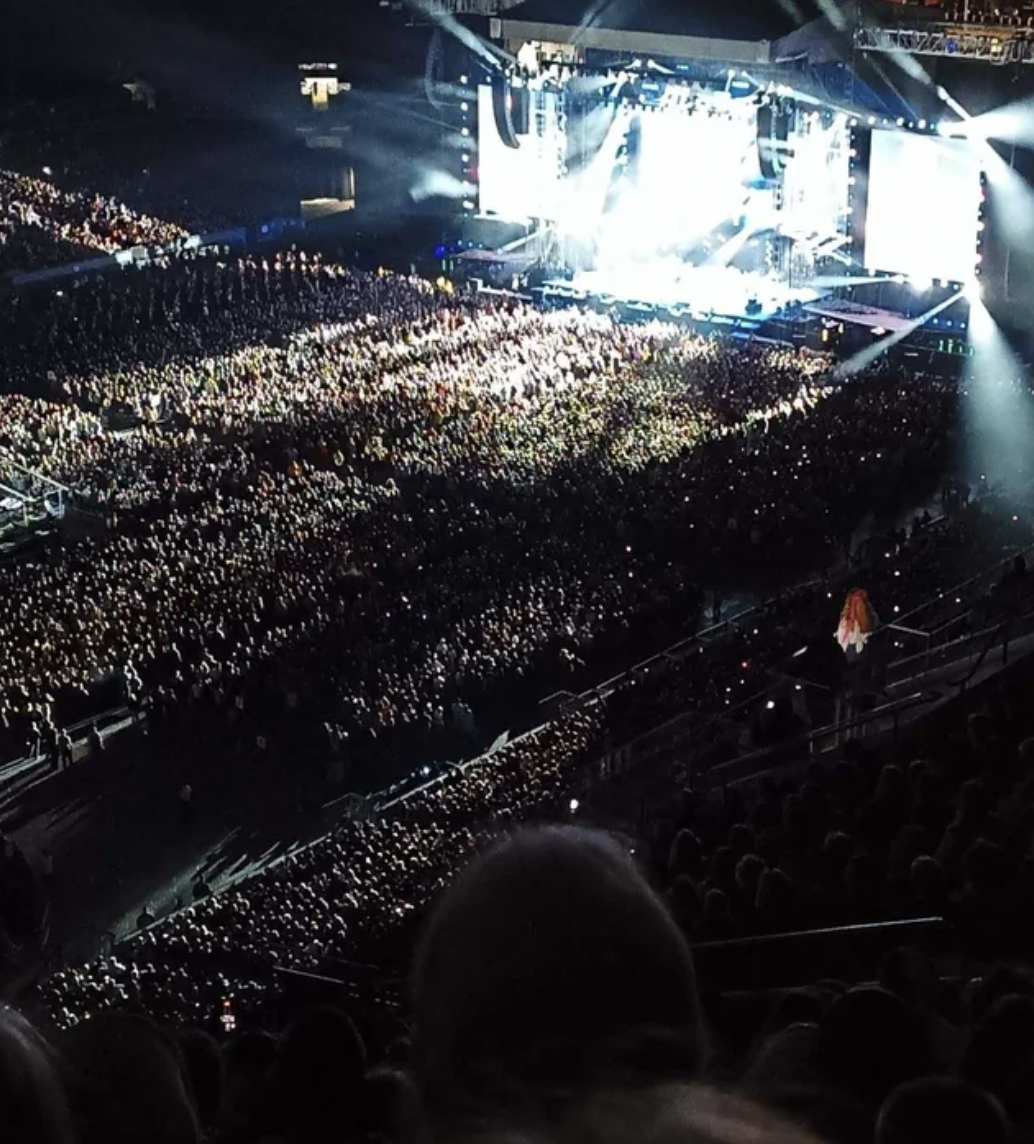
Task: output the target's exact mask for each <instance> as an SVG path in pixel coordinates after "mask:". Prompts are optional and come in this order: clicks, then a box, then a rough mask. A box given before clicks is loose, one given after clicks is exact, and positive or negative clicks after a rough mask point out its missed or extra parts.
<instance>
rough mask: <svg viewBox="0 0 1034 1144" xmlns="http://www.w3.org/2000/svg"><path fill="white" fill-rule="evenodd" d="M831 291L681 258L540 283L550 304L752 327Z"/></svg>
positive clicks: (547, 302)
mask: <svg viewBox="0 0 1034 1144" xmlns="http://www.w3.org/2000/svg"><path fill="white" fill-rule="evenodd" d="M538 293H539V291H536V294H538ZM829 294H830V291H829V290H823V289H820V288H817V287H814V286H791V285H789V284H788V283H786V282H784V281H782V280H780V279H778V278H774V277H767V276H765V275H763V274H756V273H748V272H745V271H741V270H737V269H735V268H733V267H729V266H692V265H689V264H686V263H683V262H680V261H677V260H672V261H669V262H661V263H657V262H655V263H651V264H636V263H632V264H626V265H625V266H622V267H620V268H619V267H613V268H609V269H599V270H587V271H583V272H581V273H578V274H575V275H574V277H573V278H571V279H552V280H549V281H547V282H545V283H544V284H543V286H542V287H541V298H542V301H543V303H544V304H547V305H548V304H577V303H585V304H593V305H604V306H607V305H620V306H625V307H628V308H631V309H640V310H656V311H659V312H660V311H664V312H666V313H669V314H673V315H675V316H678V317H692V318H697V319H701V320H706V321H712V322H716V323H718V324H728V325H737V326H746V327H749V328H753V327H757V326H760V325H761V324H762V323H763V322H767V321H769V320H770V319H772V318H776V317H779V316H780V315H782V314H784V313H785V312H786V311H787V310H789V309H790V308H791V307H793V306H795V305H798V306H804V305H807V304H810V303H815V302H818V301H820V300H821V299H822V298H825V297H827V296H828V295H829Z"/></svg>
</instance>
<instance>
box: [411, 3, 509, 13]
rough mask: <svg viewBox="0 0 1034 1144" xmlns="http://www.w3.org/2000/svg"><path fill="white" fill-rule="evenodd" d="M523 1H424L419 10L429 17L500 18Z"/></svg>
mask: <svg viewBox="0 0 1034 1144" xmlns="http://www.w3.org/2000/svg"><path fill="white" fill-rule="evenodd" d="M521 2H522V0H422V2H421V4H420V5H419V10H420V12H421V14H422V15H427V16H498V15H499V13H500V12H503V11H505V10H506V9H507V8H512V7H514V5H516V4H520V3H521Z"/></svg>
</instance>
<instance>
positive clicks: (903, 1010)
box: [816, 987, 930, 1118]
mask: <svg viewBox="0 0 1034 1144" xmlns="http://www.w3.org/2000/svg"><path fill="white" fill-rule="evenodd" d="M816 1059H817V1061H818V1062H819V1064H820V1067H821V1068H822V1071H823V1073H824V1074H825V1076H826V1077H827V1078H828V1079H829V1081H830V1082H831V1083H833V1084H835V1085H837V1086H838V1087H839V1088H841V1089H843V1090H844V1091H845V1092H846V1093H848V1094H850V1095H852V1096H853V1097H855V1098H856V1099H857V1100H858V1101H860V1102H861V1103H862V1104H863V1105H864V1106H865V1107H866V1108H867V1109H869V1110H870V1111H871V1113H872V1115H873V1117H874V1118H875V1114H876V1112H877V1111H878V1109H879V1107H880V1105H881V1104H882V1102H883V1101H884V1099H885V1098H886V1097H887V1095H888V1094H889V1093H890V1092H891V1090H892V1089H894V1088H895V1087H896V1086H897V1085H899V1084H902V1083H904V1082H905V1081H906V1080H911V1079H912V1078H913V1077H917V1076H922V1075H924V1074H925V1073H926V1072H927V1070H928V1069H929V1067H930V1055H929V1048H928V1045H927V1043H926V1040H925V1036H924V1031H923V1028H922V1025H921V1024H920V1022H919V1019H918V1018H917V1017H916V1016H915V1014H914V1013H912V1012H911V1010H910V1009H909V1008H908V1006H907V1005H906V1004H905V1003H904V1002H903V1001H902V1000H901V999H900V998H899V997H895V996H894V995H893V994H891V993H888V992H886V990H883V989H876V988H872V987H867V988H857V989H852V990H850V991H849V992H848V993H845V994H844V995H843V996H842V997H839V998H838V999H837V1000H836V1001H835V1002H834V1003H833V1005H832V1006H831V1007H830V1009H829V1012H827V1013H826V1015H825V1016H824V1017H823V1019H822V1021H821V1023H820V1025H819V1039H818V1046H817V1057H816Z"/></svg>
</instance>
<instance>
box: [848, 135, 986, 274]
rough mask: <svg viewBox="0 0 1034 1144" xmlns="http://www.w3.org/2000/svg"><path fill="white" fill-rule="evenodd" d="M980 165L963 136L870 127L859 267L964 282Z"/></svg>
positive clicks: (971, 264) (973, 240)
mask: <svg viewBox="0 0 1034 1144" xmlns="http://www.w3.org/2000/svg"><path fill="white" fill-rule="evenodd" d="M980 196H981V189H980V163H979V160H978V158H977V155H976V153H975V151H974V149H973V146H972V144H971V143H970V142H969V141H968V140H966V139H944V138H942V137H940V136H936V135H912V134H909V133H907V132H904V131H882V130H877V131H874V132H873V133H872V153H871V159H870V163H869V203H868V212H867V215H866V223H865V267H866V269H867V270H870V271H886V272H889V273H895V274H904V275H906V276H907V277H908V278H910V279H912V280H913V281H916V282H931V281H933V280H934V279H935V278H943V279H946V280H947V281H950V282H968V281H969V280H970V279H971V278H972V277H973V273H974V269H975V266H976V248H977V237H978V236H977V226H978V223H979V216H980Z"/></svg>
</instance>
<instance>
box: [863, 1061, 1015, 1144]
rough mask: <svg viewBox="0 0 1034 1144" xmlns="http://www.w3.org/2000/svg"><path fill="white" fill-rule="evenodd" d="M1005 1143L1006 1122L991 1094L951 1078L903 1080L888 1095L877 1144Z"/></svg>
mask: <svg viewBox="0 0 1034 1144" xmlns="http://www.w3.org/2000/svg"><path fill="white" fill-rule="evenodd" d="M975 1140H980V1141H983V1142H986V1144H1009V1140H1010V1131H1009V1122H1008V1120H1007V1119H1006V1115H1005V1112H1004V1110H1003V1109H1002V1106H1001V1105H1000V1104H999V1103H998V1101H997V1100H995V1098H994V1097H993V1096H991V1094H990V1093H988V1092H985V1091H984V1090H983V1089H980V1088H977V1087H976V1086H975V1085H972V1084H967V1083H966V1082H965V1081H962V1080H956V1079H955V1078H954V1077H946V1076H943V1077H923V1078H922V1079H920V1080H913V1081H908V1082H907V1083H906V1084H903V1085H900V1086H899V1087H898V1088H896V1089H895V1090H894V1091H893V1092H892V1093H891V1094H890V1096H888V1097H887V1099H886V1101H885V1102H884V1105H883V1107H882V1108H881V1109H880V1114H879V1117H878V1119H877V1121H876V1144H973V1141H975Z"/></svg>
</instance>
